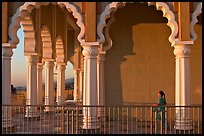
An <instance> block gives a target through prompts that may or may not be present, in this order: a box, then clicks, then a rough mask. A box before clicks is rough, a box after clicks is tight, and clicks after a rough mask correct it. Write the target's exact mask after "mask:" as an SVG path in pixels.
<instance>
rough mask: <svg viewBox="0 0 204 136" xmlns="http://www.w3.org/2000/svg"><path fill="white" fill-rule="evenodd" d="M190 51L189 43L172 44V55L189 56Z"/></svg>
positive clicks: (178, 56)
mask: <svg viewBox="0 0 204 136" xmlns="http://www.w3.org/2000/svg"><path fill="white" fill-rule="evenodd" d="M190 53H191V50H190V46H189V45H174V55H175V56H176V58H184V57H189V55H190Z"/></svg>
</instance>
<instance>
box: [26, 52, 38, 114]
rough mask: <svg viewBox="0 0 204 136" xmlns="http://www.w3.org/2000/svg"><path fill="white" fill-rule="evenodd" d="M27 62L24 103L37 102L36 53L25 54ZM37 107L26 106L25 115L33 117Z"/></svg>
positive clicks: (33, 103)
mask: <svg viewBox="0 0 204 136" xmlns="http://www.w3.org/2000/svg"><path fill="white" fill-rule="evenodd" d="M26 62H27V89H26V96H27V97H26V105H36V104H37V55H29V56H26ZM36 110H37V107H30V106H28V107H26V115H25V117H34V116H36V115H37V114H36V113H37V111H36Z"/></svg>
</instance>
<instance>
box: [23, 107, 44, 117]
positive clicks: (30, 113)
mask: <svg viewBox="0 0 204 136" xmlns="http://www.w3.org/2000/svg"><path fill="white" fill-rule="evenodd" d="M39 116H40V115H39V113H38V112H37V107H29V106H28V107H26V114H25V117H26V118H36V117H39Z"/></svg>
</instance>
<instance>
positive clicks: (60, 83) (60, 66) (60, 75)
mask: <svg viewBox="0 0 204 136" xmlns="http://www.w3.org/2000/svg"><path fill="white" fill-rule="evenodd" d="M65 69H66V64H65V63H57V100H56V102H57V104H58V105H63V104H64V103H65Z"/></svg>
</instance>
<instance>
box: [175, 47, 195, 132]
mask: <svg viewBox="0 0 204 136" xmlns="http://www.w3.org/2000/svg"><path fill="white" fill-rule="evenodd" d="M174 54H175V56H176V57H175V58H176V75H175V105H176V106H190V105H191V102H190V76H189V74H190V66H189V55H190V45H187V44H176V45H174ZM175 129H179V130H189V129H192V123H191V119H190V109H189V108H184V107H177V108H176V124H175Z"/></svg>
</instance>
